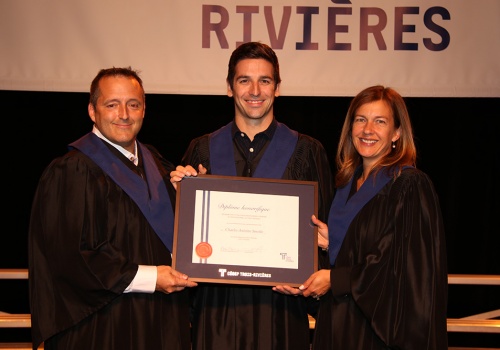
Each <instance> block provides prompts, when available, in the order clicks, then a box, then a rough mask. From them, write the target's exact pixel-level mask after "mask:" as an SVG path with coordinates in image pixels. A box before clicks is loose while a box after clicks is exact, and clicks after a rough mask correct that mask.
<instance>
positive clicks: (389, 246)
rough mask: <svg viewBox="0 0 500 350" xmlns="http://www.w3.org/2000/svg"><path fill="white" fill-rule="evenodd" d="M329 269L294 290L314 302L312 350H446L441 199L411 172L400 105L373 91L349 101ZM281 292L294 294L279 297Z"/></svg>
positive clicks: (409, 141)
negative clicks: (314, 324)
mask: <svg viewBox="0 0 500 350" xmlns="http://www.w3.org/2000/svg"><path fill="white" fill-rule="evenodd" d="M336 160H337V168H338V172H337V174H336V178H335V181H336V188H337V190H336V194H335V198H334V200H333V203H332V206H331V210H330V214H329V216H328V226H327V225H326V224H325V223H323V222H321V221H319V220H314V221H315V223H316V224H317V225H318V227H319V231H320V233H321V234H324V235H328V236H329V256H330V264H331V267H330V269H329V270H327V269H324V270H320V271H318V272H316V273H314V274H313V275H311V277H310V278H309V279H308V280H307V281H306V282H304V284H303V285H302V286H301V287H300V288H299V290H300V291H301V293H302V294H303V295H304V296H313V297H316V298H318V299H319V298H320V309H319V312H318V315H317V320H316V329H315V332H314V339H313V348H314V349H318V350H323V349H349V350H367V349H373V350H375V349H415V350H423V349H434V350H436V349H443V350H445V349H447V348H448V345H447V327H446V306H447V286H448V281H447V263H446V245H445V232H444V227H443V220H442V216H441V210H440V206H439V200H438V197H437V195H436V192H435V190H434V186H433V184H432V182H431V180H430V179H429V177H428V176H427V175H426V174H425V173H423V172H422V171H420V170H418V169H416V168H415V162H416V148H415V145H414V142H413V135H412V128H411V123H410V118H409V115H408V111H407V109H406V106H405V103H404V101H403V98H402V97H401V96H400V95H399V94H398V93H397V92H396V91H395V90H393V89H391V88H384V87H383V86H373V87H370V88H367V89H365V90H363V91H362V92H360V93H359V94H358V95H357V96H356V97H355V98H354V99H353V101H352V102H351V105H350V107H349V111H348V113H347V117H346V120H345V122H344V126H343V129H342V134H341V138H340V141H339V147H338V151H337V158H336ZM280 290H281V291H282V292H284V293H289V294H300V293H298V292H297V290H293V289H290V288H281V289H280Z"/></svg>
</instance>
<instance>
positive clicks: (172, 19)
mask: <svg viewBox="0 0 500 350" xmlns="http://www.w3.org/2000/svg"><path fill="white" fill-rule="evenodd" d="M0 32H1V33H2V35H1V37H0V53H1V64H0V90H30V91H69V92H87V91H88V90H89V86H90V82H91V80H92V79H93V77H94V76H95V75H96V73H97V72H98V70H99V69H101V68H107V67H111V66H115V67H118V66H129V65H130V66H132V68H134V69H138V70H139V71H141V77H142V78H143V80H144V86H145V89H146V92H147V93H159V94H192V95H224V94H225V93H226V83H225V79H226V75H227V63H228V60H229V57H230V55H231V52H232V51H233V50H234V49H235V48H236V47H237V46H238V45H239V44H241V43H242V42H247V41H261V42H264V43H266V44H269V45H270V46H271V47H272V48H273V49H274V50H275V51H276V53H277V55H278V58H279V60H280V69H281V76H282V84H281V94H282V95H286V96H353V95H355V94H356V93H358V92H359V91H360V90H362V89H363V88H365V87H367V86H369V85H374V84H383V85H386V86H391V87H394V88H396V89H397V90H398V91H399V92H401V93H402V94H403V95H405V96H413V97H500V35H499V34H500V1H498V0H478V1H465V0H411V1H410V0H397V1H395V0H393V1H389V0H350V1H349V0H317V1H306V0H295V1H291V0H274V1H267V0H266V1H264V0H190V1H174V0H144V1H143V0H121V1H118V0H72V1H64V0H43V1H41V0H0Z"/></svg>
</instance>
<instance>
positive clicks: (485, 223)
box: [0, 91, 500, 346]
mask: <svg viewBox="0 0 500 350" xmlns="http://www.w3.org/2000/svg"><path fill="white" fill-rule="evenodd" d="M351 98H352V97H289V96H281V97H279V98H278V99H277V100H276V103H275V115H276V117H277V119H278V121H281V122H283V123H285V124H287V125H288V126H290V127H291V128H293V129H296V130H298V131H299V132H302V133H306V134H309V135H311V136H314V137H316V138H317V139H319V140H320V141H321V142H322V143H323V145H324V146H325V148H326V150H327V152H328V154H329V155H330V161H331V165H332V170H334V167H333V163H334V157H335V152H336V147H337V143H338V138H339V134H340V130H341V127H342V123H343V121H344V117H345V114H346V112H347V108H348V105H349V102H350V100H351ZM0 101H2V107H3V111H4V112H3V113H2V114H3V117H2V118H3V122H2V126H3V131H4V136H5V139H4V142H3V147H2V155H3V169H4V181H5V183H4V191H3V193H4V199H5V202H4V207H3V215H2V217H3V220H4V222H5V226H4V229H3V235H2V236H3V242H4V243H3V244H2V246H3V249H2V252H1V254H0V268H27V232H28V223H29V215H30V208H31V201H32V197H33V194H34V191H35V188H36V185H37V181H38V178H39V177H40V175H41V172H42V170H43V169H44V167H45V166H47V165H48V163H49V162H50V161H51V160H52V159H53V158H54V157H56V156H58V155H61V154H63V153H64V152H65V151H66V145H67V144H68V143H70V142H71V141H74V140H75V139H77V138H79V137H80V136H82V135H83V134H84V133H86V132H88V131H90V130H91V127H92V124H91V120H90V118H89V117H88V114H87V104H88V93H68V92H29V91H0ZM406 102H407V105H408V109H409V112H410V116H411V118H412V123H413V127H414V134H415V139H416V143H417V149H418V163H417V166H418V167H419V168H420V169H422V170H423V171H425V172H427V173H428V174H429V175H430V177H431V178H432V180H433V181H434V184H435V186H436V190H437V192H438V195H439V197H440V201H441V207H442V211H443V216H444V221H445V228H446V236H447V249H448V263H449V273H450V274H497V275H500V259H499V256H500V255H499V253H498V252H499V247H500V244H499V242H500V239H499V237H500V230H499V228H498V224H497V220H498V219H499V217H500V205H499V202H500V200H499V198H500V191H499V182H500V165H499V163H500V152H499V149H500V147H499V145H498V141H499V131H500V128H499V126H500V123H499V121H498V119H499V116H498V113H499V110H500V98H406ZM233 114H234V107H233V102H232V99H230V98H229V97H227V96H193V95H160V94H150V95H147V97H146V119H145V121H144V126H143V129H142V131H141V133H140V134H139V139H140V141H142V142H144V143H151V144H153V145H154V146H156V147H157V148H158V149H159V150H160V152H161V153H162V154H163V155H164V156H165V157H166V158H167V159H169V160H171V161H172V162H174V163H176V164H178V163H179V162H180V159H181V157H182V154H183V152H184V150H185V148H186V147H187V145H188V142H189V141H190V140H191V139H192V138H193V137H195V136H198V135H201V134H203V133H207V132H210V131H213V130H215V129H216V128H218V127H220V126H222V125H224V124H226V123H227V122H229V121H230V120H231V119H232V116H233ZM7 140H8V141H9V142H7ZM11 180H12V183H11V182H9V181H11ZM9 220H12V221H10V222H9ZM0 288H2V298H0V311H5V312H12V313H29V307H28V296H27V281H0ZM498 288H499V287H492V286H459V285H450V291H449V305H448V309H449V312H448V314H449V316H448V317H453V318H458V317H464V316H468V315H472V314H478V313H482V312H486V311H491V310H495V309H498V308H500V298H499V295H500V294H499V290H498ZM6 330H8V329H3V330H1V331H2V332H3V331H6ZM21 332H25V334H28V336H29V332H26V330H21ZM8 334H11V335H12V334H14V332H13V330H8ZM0 337H1V338H4V333H0ZM449 337H450V346H452V345H454V342H456V344H455V345H458V346H467V345H468V343H469V342H470V343H471V346H472V345H473V346H488V344H489V343H488V342H497V345H498V344H500V343H499V342H498V340H499V338H498V335H492V334H478V335H477V336H476V337H474V336H473V335H471V334H470V333H469V334H453V333H450V334H449ZM495 337H496V338H495ZM16 341H22V339H21V340H20V339H19V338H16ZM480 342H486V343H488V344H486V343H485V344H482V343H480Z"/></svg>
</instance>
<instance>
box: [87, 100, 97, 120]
mask: <svg viewBox="0 0 500 350" xmlns="http://www.w3.org/2000/svg"><path fill="white" fill-rule="evenodd" d="M87 110H88V111H89V116H90V119H92V121H93V122H94V123H95V109H94V106H93V105H92V103H89V105H88V107H87Z"/></svg>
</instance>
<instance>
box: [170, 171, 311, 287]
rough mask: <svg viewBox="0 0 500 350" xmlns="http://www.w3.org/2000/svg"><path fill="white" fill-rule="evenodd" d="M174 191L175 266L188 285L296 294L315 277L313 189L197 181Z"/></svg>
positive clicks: (252, 181) (287, 183) (226, 179)
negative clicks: (279, 288)
mask: <svg viewBox="0 0 500 350" xmlns="http://www.w3.org/2000/svg"><path fill="white" fill-rule="evenodd" d="M177 185H178V187H177V199H176V206H175V207H176V208H175V212H176V215H175V228H174V247H173V265H172V266H173V268H174V269H176V270H178V271H180V272H183V273H185V274H187V275H188V276H189V277H190V279H192V280H194V281H196V282H211V283H231V284H249V285H269V286H276V285H290V286H294V287H297V286H300V285H301V284H302V283H303V282H304V281H305V280H306V279H307V278H309V276H310V275H311V274H312V273H313V272H315V271H316V270H317V254H318V250H317V247H318V241H317V227H316V226H314V225H313V224H312V222H311V215H312V214H315V215H317V210H318V208H317V203H318V185H317V183H316V182H314V181H294V180H277V179H264V178H251V177H234V176H215V175H199V176H197V177H185V178H184V179H183V180H182V181H181V182H179V183H178V184H177Z"/></svg>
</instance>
